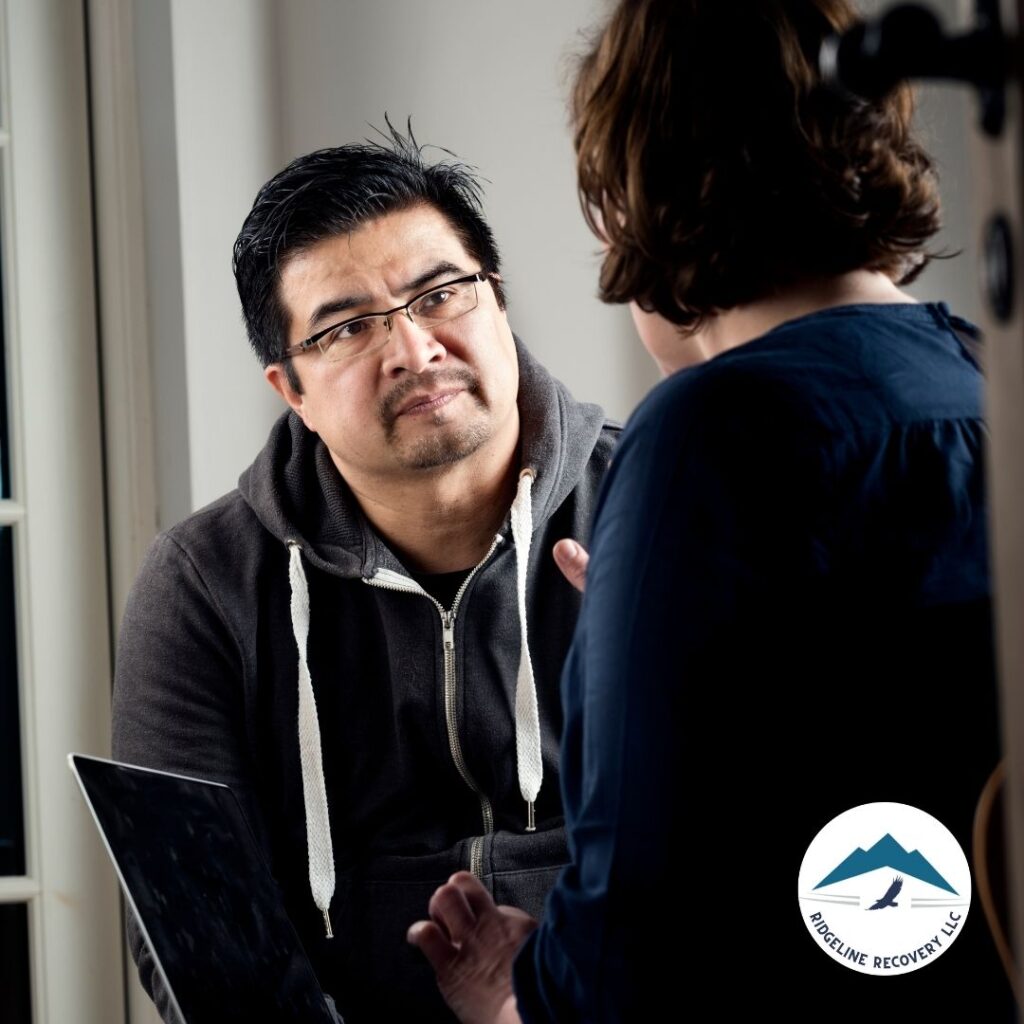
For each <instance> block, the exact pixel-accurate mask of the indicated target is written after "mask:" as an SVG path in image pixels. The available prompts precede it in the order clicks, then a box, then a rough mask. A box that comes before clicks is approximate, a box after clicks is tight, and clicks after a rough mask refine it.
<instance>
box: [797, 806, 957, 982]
mask: <svg viewBox="0 0 1024 1024" xmlns="http://www.w3.org/2000/svg"><path fill="white" fill-rule="evenodd" d="M798 895H799V898H800V912H801V914H802V916H803V919H804V923H805V924H806V925H807V930H808V931H809V932H810V934H811V937H812V938H813V939H814V942H815V943H816V944H817V945H818V947H819V948H820V949H821V950H822V952H823V953H825V954H826V955H827V956H830V957H832V958H833V959H834V960H837V961H838V962H839V963H841V964H842V965H843V966H844V967H849V968H850V969H851V970H854V971H860V972H861V973H862V974H882V975H886V974H907V973H909V972H910V971H916V970H918V969H919V968H921V967H926V966H928V965H929V964H931V963H933V962H934V961H935V960H936V959H937V958H938V957H940V956H942V954H943V953H945V952H946V950H947V949H949V947H950V946H951V945H952V944H953V943H954V942H955V941H956V939H957V938H958V936H959V935H960V933H961V932H962V931H963V927H964V922H965V921H966V920H967V911H968V910H969V909H970V906H971V871H970V867H969V866H968V864H967V858H966V857H965V856H964V852H963V850H962V849H961V848H960V844H959V843H958V842H957V841H956V838H955V837H954V836H953V833H952V832H950V831H949V829H948V828H946V826H945V825H943V824H942V822H940V821H938V820H936V819H935V818H933V817H932V816H931V815H930V814H926V813H925V812H924V811H921V810H918V808H916V807H911V806H910V805H909V804H892V803H877V804H862V805H861V806H860V807H854V808H851V809H850V810H848V811H844V812H843V813H842V814H840V815H839V816H838V817H836V818H833V819H832V820H831V821H830V822H829V823H828V824H827V825H826V826H825V827H824V828H823V829H822V830H821V831H820V832H819V833H818V834H817V835H816V836H815V837H814V841H813V842H812V843H811V845H810V846H809V847H808V848H807V853H806V854H804V859H803V862H802V863H801V865H800V879H799V882H798Z"/></svg>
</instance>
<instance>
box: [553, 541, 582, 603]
mask: <svg viewBox="0 0 1024 1024" xmlns="http://www.w3.org/2000/svg"><path fill="white" fill-rule="evenodd" d="M552 554H553V555H554V558H555V564H556V565H557V566H558V568H559V569H561V570H562V575H563V576H564V577H565V578H566V579H567V580H568V581H569V582H570V583H571V584H572V585H573V586H574V587H575V588H576V589H577V590H578V591H580V593H582V592H583V588H584V587H585V586H586V583H587V563H588V562H589V561H590V555H588V554H587V551H586V548H584V547H583V545H582V544H577V543H576V541H574V540H569V539H568V538H566V539H565V540H560V541H559V542H558V543H557V544H556V545H555V547H554V550H553V551H552Z"/></svg>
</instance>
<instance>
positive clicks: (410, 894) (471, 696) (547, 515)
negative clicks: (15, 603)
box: [114, 133, 617, 1024]
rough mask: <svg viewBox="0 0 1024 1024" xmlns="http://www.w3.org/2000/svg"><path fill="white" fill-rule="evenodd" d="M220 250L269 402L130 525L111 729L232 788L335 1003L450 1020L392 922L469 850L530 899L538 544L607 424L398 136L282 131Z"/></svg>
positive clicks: (579, 503) (544, 733)
mask: <svg viewBox="0 0 1024 1024" xmlns="http://www.w3.org/2000/svg"><path fill="white" fill-rule="evenodd" d="M234 268H235V276H236V280H237V282H238V288H239V295H240V297H241V302H242V309H243V313H244V316H245V322H246V326H247V329H248V333H249V338H250V340H251V342H252V345H253V347H254V348H255V350H256V353H257V355H258V357H259V359H260V361H261V363H262V364H263V366H264V374H265V376H266V378H267V380H268V381H269V383H270V384H271V386H272V387H273V388H274V389H275V390H276V391H277V392H278V394H280V395H281V397H282V398H283V399H284V401H285V402H286V403H287V405H288V406H289V411H288V412H287V413H286V414H285V415H284V416H282V418H281V419H280V420H279V421H278V422H277V424H276V425H275V426H274V428H273V430H272V432H271V435H270V438H269V440H268V442H267V444H266V446H265V448H264V449H263V451H262V452H261V453H260V454H259V456H258V457H257V458H256V461H255V462H254V463H253V465H252V466H251V467H250V468H249V469H248V470H246V472H245V473H243V474H242V477H241V479H240V480H239V486H238V489H237V490H236V491H234V492H232V493H231V494H229V495H227V496H225V497H224V498H222V499H221V500H220V501H217V502H215V503H214V504H213V505H211V506H209V507H207V508H206V509H203V510H201V511H200V512H198V513H196V514H195V515H193V516H192V517H190V518H189V519H187V520H186V521H185V522H183V523H181V524H179V525H178V526H176V527H175V528H174V529H172V530H170V531H169V532H168V533H167V534H165V535H163V536H161V537H160V538H158V539H157V541H156V542H155V544H154V546H153V548H152V549H151V551H150V553H149V556H148V558H147V561H146V563H145V565H144V567H143V569H142V571H141V573H140V576H139V579H138V581H137V582H136V585H135V588H134V589H133V592H132V595H131V598H130V600H129V605H128V608H127V610H126V613H125V618H124V626H123V632H122V637H121V642H120V646H119V652H118V659H117V678H116V685H115V701H114V703H115V711H114V715H115V721H114V753H115V756H116V757H118V758H119V759H121V760H124V761H129V762H133V763H137V764H143V765H147V766H150V767H154V768H159V769H163V770H167V771H173V772H179V773H182V774H187V775H199V776H202V777H205V778H212V779H215V780H217V781H221V782H225V783H228V784H229V785H231V786H232V788H233V789H235V791H236V792H237V793H239V795H240V797H241V799H242V800H243V803H244V806H245V809H246V812H247V814H248V816H249V818H250V821H251V823H252V825H253V828H254V831H255V832H256V834H257V837H258V838H259V839H260V841H261V842H262V844H263V845H264V847H265V849H266V852H267V855H268V859H269V861H270V863H271V865H272V868H273V871H274V875H275V877H276V878H277V880H278V881H279V883H280V885H281V889H282V893H283V898H284V900H285V903H286V906H287V909H288V911H289V914H290V915H291V917H292V919H293V921H294V922H295V925H296V927H297V929H298V931H299V934H300V936H301V938H302V942H303V945H304V946H305V948H306V950H307V952H308V953H309V955H310V958H311V960H312V962H313V964H314V966H315V967H316V969H317V973H318V975H319V977H320V980H321V983H322V985H323V987H324V989H325V990H326V991H327V992H328V993H330V994H331V995H332V996H333V997H334V999H335V1000H336V1002H337V1005H338V1008H339V1009H340V1010H341V1012H342V1013H343V1015H344V1016H345V1019H346V1021H347V1022H348V1024H358V1021H361V1020H369V1021H390V1020H406V1019H408V1020H417V1021H430V1020H449V1019H451V1018H450V1016H449V1015H448V1013H447V1010H446V1009H445V1008H444V1006H443V1003H442V1002H441V1000H440V998H439V996H438V995H437V989H436V984H435V982H434V979H433V974H432V972H431V971H430V969H429V967H428V966H427V964H426V962H425V961H424V960H423V958H422V957H421V956H420V955H419V954H418V953H417V951H416V950H415V949H413V948H412V947H410V946H408V945H407V943H406V941H405V932H406V929H407V928H408V926H409V925H410V924H411V923H412V922H413V921H414V920H416V919H417V918H418V917H420V916H421V913H422V908H423V907H424V906H426V904H427V901H428V900H429V898H430V895H431V893H432V892H433V891H434V889H435V888H436V887H437V886H438V885H439V884H440V883H442V882H444V881H445V880H446V879H447V878H448V877H449V876H450V875H451V874H452V873H453V872H455V871H458V870H461V869H466V870H471V871H473V872H474V873H475V874H476V875H477V876H478V877H480V878H481V879H482V880H483V881H484V883H485V884H486V885H487V887H488V889H489V890H490V891H491V892H492V894H493V895H494V897H495V899H496V900H497V901H498V902H499V903H507V904H512V905H514V906H517V907H520V908H522V909H523V910H525V911H527V912H529V913H531V914H534V915H538V914H539V913H540V912H541V910H542V905H543V900H544V896H545V895H546V893H547V891H548V889H549V888H550V887H551V885H552V884H553V882H554V880H555V877H556V875H557V873H558V871H559V869H560V867H561V865H562V864H564V863H565V862H566V860H567V855H566V851H565V845H564V834H563V828H562V810H561V803H560V796H559V780H558V741H559V735H560V731H561V710H560V701H559V676H560V673H561V667H562V662H563V660H564V657H565V653H566V651H567V649H568V645H569V641H570V638H571V634H572V631H573V627H574V624H575V621H576V616H577V612H578V609H579V600H580V598H579V594H578V593H577V592H576V590H574V589H573V587H572V586H570V584H569V583H568V582H566V580H565V579H564V578H563V577H562V575H561V573H560V572H559V569H558V567H557V566H556V565H555V563H554V561H553V559H552V558H551V549H552V545H553V544H554V542H555V541H557V540H558V539H559V538H563V537H576V538H582V539H585V538H586V537H587V536H588V534H589V522H590V518H591V514H592V512H593V509H594V504H595V500H596V496H597V490H598V486H599V483H600V480H601V477H602V475H603V473H604V470H605V468H606V466H607V463H608V459H609V457H610V453H611V449H612V445H613V443H614V440H615V437H616V434H617V428H615V427H614V426H613V425H611V424H609V423H608V422H606V420H605V418H604V415H603V414H602V412H601V410H600V409H598V408H597V407H596V406H592V405H582V404H579V403H577V402H576V401H574V400H573V398H572V397H571V396H570V395H569V393H568V392H567V391H566V389H565V388H564V387H563V386H562V385H561V384H560V383H558V382H557V381H555V380H554V379H552V378H551V377H550V376H549V375H548V374H547V372H546V371H545V370H544V369H543V368H542V367H541V366H540V365H539V364H538V363H537V362H536V361H535V360H534V359H533V358H532V357H531V356H530V355H529V353H528V352H527V351H526V349H525V348H524V347H523V346H522V345H521V344H520V343H519V341H518V340H517V339H516V338H515V337H514V336H513V334H512V332H511V329H510V327H509V324H508V319H507V316H506V312H505V296H504V292H503V283H502V278H501V274H500V266H499V258H498V252H497V248H496V246H495V243H494V239H493V237H492V234H491V231H490V229H489V228H488V226H487V224H486V223H485V222H484V220H483V217H482V215H481V212H480V204H479V189H478V185H477V183H476V181H475V179H474V178H473V176H472V175H471V174H470V173H469V172H468V170H467V169H466V168H465V167H463V166H461V165H459V164H456V163H452V162H447V163H441V164H437V165H433V166H428V165H426V164H425V162H424V161H423V159H422V156H421V152H420V149H419V148H418V147H417V146H416V144H415V143H414V141H413V140H412V139H411V137H410V138H408V139H406V138H404V137H402V136H401V135H399V134H397V133H393V139H392V140H391V142H390V143H389V144H388V145H359V146H343V147H340V148H337V149H330V150H323V151H320V152H317V153H312V154H310V155H308V156H305V157H302V158H300V159H298V160H296V161H295V162H294V163H292V164H291V165H290V166H289V167H287V168H286V169H285V170H284V171H282V172H281V173H280V174H278V175H277V176H276V177H274V178H273V179H272V180H271V181H270V182H268V183H267V184H266V185H265V186H264V187H263V189H261V191H260V193H259V194H258V195H257V197H256V200H255V203H254V205H253V208H252V210H251V212H250V214H249V216H248V217H247V219H246V221H245V224H244V225H243V227H242V231H241V233H240V235H239V237H238V240H237V241H236V244H235V252H234ZM133 946H134V951H135V955H136V959H137V960H138V962H139V966H140V972H141V975H142V978H143V981H144V983H145V984H146V985H147V987H148V988H149V989H150V991H151V992H152V993H153V994H154V998H155V999H156V1001H157V1003H158V1005H162V1000H161V991H160V985H159V982H158V980H157V979H155V978H154V976H153V967H152V963H151V961H150V960H149V958H148V956H147V954H146V953H145V951H144V950H143V948H142V943H141V941H140V940H139V939H138V937H137V936H135V937H134V941H133Z"/></svg>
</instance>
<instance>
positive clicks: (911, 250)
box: [571, 0, 940, 329]
mask: <svg viewBox="0 0 1024 1024" xmlns="http://www.w3.org/2000/svg"><path fill="white" fill-rule="evenodd" d="M856 16H857V13H856V10H855V8H854V6H853V5H852V4H851V3H850V2H848V0H620V2H619V3H618V5H617V7H616V8H615V10H614V11H613V13H612V14H611V16H610V18H609V20H608V21H607V23H606V24H605V25H604V27H603V28H602V29H601V30H600V32H599V35H598V36H597V39H596V41H595V42H594V44H593V46H592V47H591V49H590V52H589V53H588V54H587V55H586V56H584V57H583V58H582V59H581V60H580V63H579V66H578V69H577V73H576V80H575V85H574V88H573V94H572V100H571V112H572V121H573V126H574V129H575V140H574V141H575V147H576V156H577V170H578V177H579V194H580V201H581V203H582V205H583V211H584V215H585V216H586V218H587V221H588V223H589V224H590V226H591V228H592V229H593V230H594V232H595V233H596V234H597V235H598V236H599V237H601V238H602V239H603V240H604V241H606V242H607V244H608V249H607V252H606V254H605V257H604V262H603V264H602V268H601V278H600V296H601V298H602V299H603V300H604V301H606V302H628V301H636V302H638V303H639V305H640V306H641V307H642V308H643V309H645V310H647V311H649V312H650V311H655V312H658V313H660V314H661V315H662V316H664V317H666V318H668V319H669V320H671V321H672V322H674V323H676V324H680V325H683V326H685V327H688V328H690V329H697V328H698V327H699V326H700V324H701V323H702V322H703V320H704V319H705V318H706V317H708V316H712V315H714V314H715V313H716V312H720V311H722V310H725V309H729V308H732V307H734V306H738V305H741V304H743V303H747V302H750V301H753V300H756V299H759V298H763V297H765V296H767V295H770V294H772V293H773V292H774V291H776V290H777V289H779V288H780V287H785V286H787V285H789V284H792V283H794V282H799V281H801V280H805V279H809V278H820V277H823V276H829V275H836V274H841V273H845V272H847V271H850V270H856V269H867V270H877V271H882V272H884V273H885V274H888V275H889V276H890V277H891V278H893V280H895V281H897V282H898V283H901V284H902V283H907V282H908V281H910V280H912V279H913V278H914V277H915V276H916V275H917V274H918V273H920V271H921V270H922V269H923V268H924V266H925V264H926V263H927V262H928V260H929V259H930V258H931V257H930V255H929V254H927V253H926V252H925V249H924V246H925V243H926V242H927V240H928V239H929V238H930V237H931V236H932V235H933V234H934V233H935V232H936V231H937V230H938V228H939V224H940V220H939V197H938V186H937V181H936V177H935V171H934V167H933V164H932V161H931V159H930V158H929V156H928V154H927V153H925V151H924V150H923V149H922V148H921V147H920V145H918V143H917V142H916V141H915V140H914V138H913V136H912V135H911V132H910V123H911V119H912V116H913V97H912V93H911V91H910V89H909V88H908V87H901V88H898V89H897V90H895V91H894V92H892V93H890V94H889V95H888V96H887V97H885V98H884V99H883V100H880V101H877V102H867V101H864V100H861V99H857V98H855V97H852V96H850V95H848V94H845V93H842V92H840V91H838V90H837V89H835V88H832V87H830V86H828V85H826V84H824V83H823V82H822V80H821V75H820V73H819V71H818V53H819V50H820V48H821V43H822V40H823V39H824V38H825V36H827V35H828V34H829V33H831V32H835V31H842V30H843V29H845V28H848V27H849V26H850V25H851V24H853V22H854V21H855V19H856Z"/></svg>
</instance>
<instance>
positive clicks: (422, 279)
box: [402, 260, 466, 292]
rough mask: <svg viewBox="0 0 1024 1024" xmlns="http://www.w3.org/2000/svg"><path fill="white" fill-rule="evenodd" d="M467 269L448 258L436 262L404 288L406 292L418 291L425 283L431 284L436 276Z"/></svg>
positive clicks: (462, 271) (460, 272) (458, 272)
mask: <svg viewBox="0 0 1024 1024" xmlns="http://www.w3.org/2000/svg"><path fill="white" fill-rule="evenodd" d="M465 273H466V272H465V270H463V269H462V267H457V266H455V264H454V263H449V262H448V261H447V260H442V261H441V262H440V263H435V264H434V265H433V266H432V267H431V268H430V269H429V270H426V271H424V272H423V273H422V274H420V275H419V277H416V278H413V280H411V281H410V282H409V283H408V284H407V285H406V286H405V287H404V288H403V289H402V291H404V292H418V291H419V290H420V289H421V288H422V287H423V286H424V285H427V284H430V282H431V281H433V280H434V278H435V277H440V276H441V275H442V274H446V275H447V274H465Z"/></svg>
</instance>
